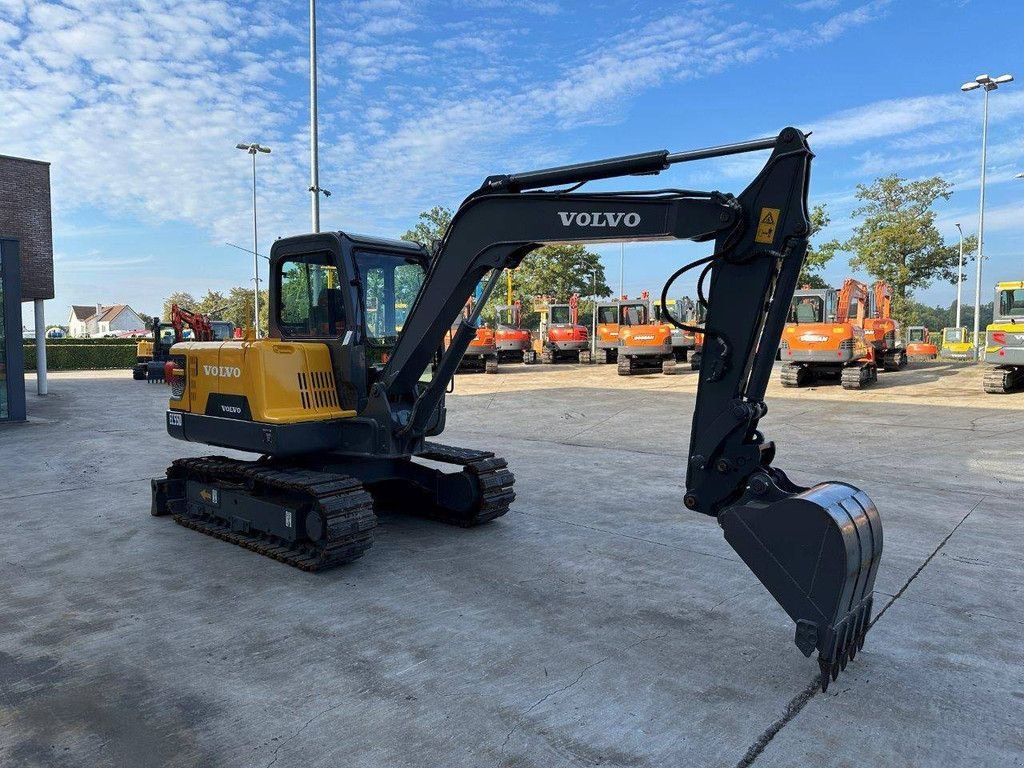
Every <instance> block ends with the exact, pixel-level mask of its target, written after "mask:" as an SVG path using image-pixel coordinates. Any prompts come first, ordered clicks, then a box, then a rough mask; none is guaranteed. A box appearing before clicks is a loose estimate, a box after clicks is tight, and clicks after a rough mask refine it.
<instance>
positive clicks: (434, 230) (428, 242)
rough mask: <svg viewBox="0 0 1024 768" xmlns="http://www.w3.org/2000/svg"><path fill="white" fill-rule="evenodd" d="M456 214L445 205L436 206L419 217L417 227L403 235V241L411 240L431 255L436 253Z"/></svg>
mask: <svg viewBox="0 0 1024 768" xmlns="http://www.w3.org/2000/svg"><path fill="white" fill-rule="evenodd" d="M453 215H454V212H453V211H452V209H451V208H446V207H445V206H443V205H435V206H434V207H433V208H431V209H430V210H429V211H423V212H422V213H421V214H420V215H419V221H417V222H416V225H415V226H414V227H413V228H412V229H410V230H408V231H407V232H406V233H405V234H404V235H402V239H403V240H410V241H412V242H414V243H419V244H420V245H422V246H424V247H425V248H426V249H427V250H428V251H429V252H430V253H431V254H433V253H434V251H435V250H436V247H437V245H438V243H440V242H441V238H443V237H444V233H445V232H447V231H448V225H449V224H451V223H452V216H453Z"/></svg>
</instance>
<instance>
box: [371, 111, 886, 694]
mask: <svg viewBox="0 0 1024 768" xmlns="http://www.w3.org/2000/svg"><path fill="white" fill-rule="evenodd" d="M763 150H771V155H770V157H769V158H768V160H767V162H766V164H765V166H764V168H763V169H762V170H761V172H760V173H759V174H758V175H757V177H756V178H755V179H754V181H753V182H751V184H750V185H749V186H748V187H747V188H746V189H745V190H744V191H743V192H742V193H740V194H739V195H738V196H733V195H730V194H724V193H720V192H695V191H688V190H680V189H662V190H654V191H629V192H596V193H579V192H569V191H545V189H544V188H547V187H558V186H563V185H574V188H575V186H578V185H581V184H583V183H585V182H588V181H594V180H598V179H609V178H615V177H620V176H627V175H652V174H657V173H659V172H661V171H663V170H666V169H668V168H669V167H670V166H672V165H674V164H676V163H682V162H688V161H693V160H700V159H708V158H715V157H722V156H726V155H733V154H738V153H745V152H752V151H763ZM812 157H813V154H812V153H811V150H810V148H809V146H808V145H807V142H806V138H805V136H804V134H803V133H802V132H801V131H799V130H797V129H794V128H787V129H785V130H783V131H782V132H781V133H780V134H779V135H778V136H777V137H775V138H771V139H763V140H757V141H750V142H744V143H741V144H732V145H726V146H721V147H713V148H709V149H702V150H696V151H693V152H682V153H674V154H673V153H669V152H666V151H661V152H652V153H646V154H642V155H633V156H629V157H622V158H613V159H610V160H604V161H599V162H596V163H587V164H581V165H575V166H566V167H562V168H554V169H548V170H543V171H534V172H530V173H525V174H517V175H509V176H493V177H490V178H488V179H487V180H486V181H485V182H484V184H483V186H482V187H481V188H480V189H478V190H477V191H476V192H475V193H473V194H472V195H470V196H469V197H468V198H467V199H466V201H465V202H464V203H463V204H462V205H461V206H460V208H459V210H458V212H457V213H456V215H455V217H454V218H453V220H452V223H451V225H450V226H449V228H448V231H447V233H446V234H445V237H444V239H443V241H442V243H441V246H440V248H439V250H438V251H437V253H436V255H435V257H434V259H433V261H432V262H431V265H430V268H429V270H428V273H427V275H426V277H425V280H424V283H423V286H422V288H421V290H420V293H419V295H418V297H417V299H416V302H415V304H414V306H413V307H412V309H411V311H410V313H409V316H408V318H407V320H406V323H405V327H404V329H403V333H402V335H401V336H400V338H399V339H398V341H397V343H396V346H395V347H394V350H393V352H392V354H391V356H390V359H389V361H388V363H387V365H386V366H385V368H384V370H383V372H382V374H381V376H380V377H379V379H378V381H377V382H376V383H375V384H374V386H373V387H372V388H371V391H370V402H369V406H368V409H367V412H368V413H370V414H373V415H375V416H376V417H377V418H378V419H384V420H390V423H391V424H392V432H393V440H394V442H395V445H396V447H398V448H399V449H401V446H402V444H403V443H405V444H406V445H407V446H409V452H414V448H413V446H415V445H416V444H417V442H418V441H421V440H422V436H423V434H424V433H425V431H426V430H427V429H428V427H429V425H430V424H431V423H432V421H433V419H434V418H435V415H434V414H435V411H436V408H437V406H438V405H439V404H440V402H441V399H442V398H443V396H444V392H445V390H446V389H447V387H448V385H449V383H450V381H451V378H452V376H453V375H454V373H455V370H456V368H457V367H458V362H459V360H460V358H461V357H462V354H463V353H464V352H465V350H466V347H467V346H468V345H469V343H470V341H471V340H472V339H473V337H474V335H475V332H476V323H477V320H478V317H479V312H480V309H481V308H482V307H483V306H484V304H486V302H487V299H488V298H489V297H490V295H491V293H492V292H493V290H494V289H495V287H496V286H497V284H498V281H499V278H500V274H501V272H502V270H504V269H511V268H514V267H516V266H518V264H519V263H520V262H521V261H522V259H523V258H524V257H525V256H526V255H527V254H528V253H530V251H532V250H534V249H535V248H538V247H539V246H541V245H544V244H547V243H592V242H608V241H615V242H618V241H656V240H672V239H688V240H694V241H710V240H713V241H714V252H713V255H711V256H709V257H708V258H707V259H703V260H700V261H699V262H695V263H694V264H693V265H691V266H698V265H700V264H706V266H705V274H706V275H708V276H709V278H710V281H709V283H708V286H709V288H708V292H707V295H706V304H707V317H706V320H705V325H704V329H703V332H704V354H703V356H702V362H701V369H700V374H699V375H700V381H699V386H698V391H697V398H696V404H695V407H694V414H693V422H692V429H691V433H690V456H689V462H688V465H687V472H686V492H685V495H684V499H683V501H684V505H685V506H686V507H687V508H689V509H691V510H695V511H698V512H701V513H703V514H707V515H711V516H714V517H716V518H717V519H718V521H719V523H720V525H721V526H722V528H723V530H724V532H725V536H726V539H727V541H729V543H730V544H731V545H732V547H733V548H734V549H735V550H736V551H737V553H738V554H739V555H740V557H741V558H742V559H743V561H744V562H745V563H746V564H747V565H748V567H750V569H751V570H752V571H753V572H754V574H755V575H756V576H757V577H758V578H759V579H760V581H761V582H762V583H763V584H764V585H765V587H767V589H768V590H769V591H770V592H771V593H772V595H773V596H774V597H775V598H776V600H778V602H779V603H780V605H781V606H782V607H783V609H784V610H785V611H786V612H787V613H788V614H789V615H790V617H791V618H792V619H793V620H794V621H795V622H796V644H797V646H798V647H799V648H800V650H801V651H802V652H803V653H804V654H805V655H808V656H809V655H810V654H811V653H813V652H814V650H817V651H818V654H819V655H818V660H819V665H820V666H821V670H822V685H823V687H824V686H827V684H828V681H829V678H830V677H831V678H832V679H834V678H835V676H836V675H837V674H838V672H839V669H840V668H841V667H845V665H846V663H847V661H848V660H850V659H852V658H853V657H854V655H855V654H856V652H857V650H858V648H859V647H861V646H862V644H863V642H864V635H865V633H866V632H867V629H868V627H869V625H870V617H871V607H872V605H871V604H872V593H873V585H874V580H875V573H876V571H877V567H878V562H879V559H880V556H881V551H882V528H881V522H880V520H879V517H878V512H877V510H876V509H875V507H874V505H873V504H872V502H871V501H870V499H868V497H867V496H866V494H864V493H863V492H862V491H860V490H858V489H857V488H854V487H853V486H850V485H847V484H845V483H838V482H827V483H821V484H819V485H816V486H814V487H811V488H804V487H800V486H797V485H795V484H794V483H792V482H790V481H789V479H788V478H787V477H786V475H785V474H784V473H783V472H782V471H781V470H779V469H777V468H775V467H773V466H772V460H773V458H774V454H775V450H774V445H773V444H772V443H771V442H769V441H767V440H766V439H765V438H764V437H763V435H762V434H761V432H760V431H759V430H758V422H759V421H760V419H761V418H763V417H764V415H765V414H766V413H767V406H766V405H765V403H764V394H765V389H766V386H767V384H768V380H769V377H770V375H771V371H772V365H773V361H774V358H775V353H776V350H777V348H778V346H779V341H780V338H781V334H782V330H783V326H784V324H785V321H786V315H787V313H788V310H789V306H790V302H791V301H792V298H793V293H794V290H795V289H796V285H797V280H798V276H799V273H800V268H801V265H802V263H803V259H804V255H805V252H806V248H807V238H808V235H809V231H810V225H809V220H808V214H807V190H808V179H809V172H810V163H811V158H812ZM488 273H490V277H489V279H488V281H487V284H486V286H485V288H484V291H483V294H482V296H481V298H480V300H479V302H478V303H477V305H476V309H475V311H474V312H473V313H472V314H471V315H470V316H469V317H466V318H463V319H462V321H461V323H460V325H459V328H458V330H457V331H456V333H455V334H454V338H453V340H452V342H451V343H450V344H449V345H448V347H447V349H446V351H445V353H444V355H443V356H442V357H441V358H440V360H439V361H438V362H436V365H434V367H433V375H432V377H431V378H430V380H429V382H428V383H427V384H425V385H424V384H423V383H421V378H422V377H423V375H424V373H425V372H427V371H428V370H429V369H430V368H431V365H432V362H433V361H434V360H435V355H436V350H437V349H438V348H439V347H440V345H441V342H442V339H443V338H444V335H445V334H446V333H447V332H448V331H449V329H450V328H451V327H452V324H453V323H454V322H455V321H456V319H457V318H458V315H459V312H460V310H461V309H462V307H463V306H464V305H465V303H466V301H467V299H468V298H469V297H470V296H471V295H472V294H473V291H474V288H475V287H476V286H477V284H478V283H479V282H480V281H481V280H482V279H483V278H484V277H485V276H486V275H487V274H488ZM667 289H668V286H666V291H665V292H664V293H667Z"/></svg>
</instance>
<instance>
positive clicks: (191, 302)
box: [162, 291, 197, 322]
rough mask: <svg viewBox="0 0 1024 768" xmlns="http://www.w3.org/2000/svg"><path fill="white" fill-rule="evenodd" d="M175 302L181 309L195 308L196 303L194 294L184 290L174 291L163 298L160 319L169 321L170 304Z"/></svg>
mask: <svg viewBox="0 0 1024 768" xmlns="http://www.w3.org/2000/svg"><path fill="white" fill-rule="evenodd" d="M172 304H177V305H178V306H179V307H181V308H182V309H195V306H196V304H197V302H196V299H195V296H193V295H192V294H191V293H186V292H185V291H175V292H174V293H172V294H171V295H170V296H168V297H167V298H166V299H164V313H163V315H162V320H163V321H164V322H169V321H170V319H171V305H172Z"/></svg>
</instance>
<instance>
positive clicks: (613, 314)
mask: <svg viewBox="0 0 1024 768" xmlns="http://www.w3.org/2000/svg"><path fill="white" fill-rule="evenodd" d="M567 322H568V321H567ZM597 322H599V323H601V324H603V325H615V323H617V322H619V313H618V310H617V309H616V308H615V307H614V306H609V305H605V306H601V307H598V308H597Z"/></svg>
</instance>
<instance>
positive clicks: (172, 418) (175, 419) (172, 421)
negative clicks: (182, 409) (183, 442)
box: [167, 413, 181, 427]
mask: <svg viewBox="0 0 1024 768" xmlns="http://www.w3.org/2000/svg"><path fill="white" fill-rule="evenodd" d="M167 423H168V424H169V425H170V426H172V427H180V426H181V414H180V413H168V414H167Z"/></svg>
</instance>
